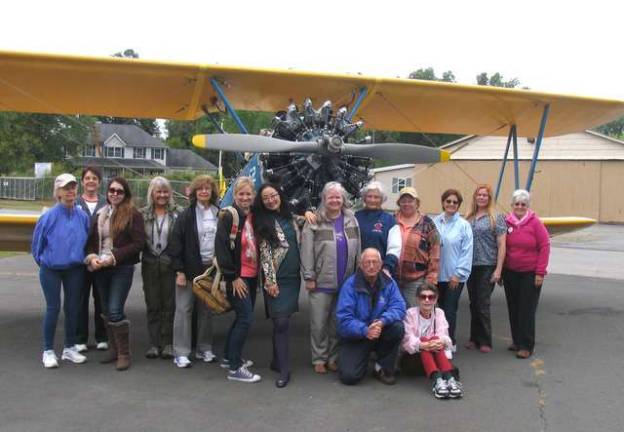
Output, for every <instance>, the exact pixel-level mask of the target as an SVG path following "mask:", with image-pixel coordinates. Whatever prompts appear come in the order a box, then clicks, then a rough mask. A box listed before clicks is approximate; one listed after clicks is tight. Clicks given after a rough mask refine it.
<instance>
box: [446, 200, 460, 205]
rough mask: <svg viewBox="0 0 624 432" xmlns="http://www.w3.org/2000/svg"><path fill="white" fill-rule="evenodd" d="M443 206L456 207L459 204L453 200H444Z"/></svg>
mask: <svg viewBox="0 0 624 432" xmlns="http://www.w3.org/2000/svg"><path fill="white" fill-rule="evenodd" d="M444 203H445V204H452V205H457V204H459V201H455V200H448V199H447V200H445V201H444Z"/></svg>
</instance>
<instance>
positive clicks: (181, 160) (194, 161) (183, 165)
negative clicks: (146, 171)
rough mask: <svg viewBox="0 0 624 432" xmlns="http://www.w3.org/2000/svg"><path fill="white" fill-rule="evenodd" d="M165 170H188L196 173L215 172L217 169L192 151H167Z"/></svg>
mask: <svg viewBox="0 0 624 432" xmlns="http://www.w3.org/2000/svg"><path fill="white" fill-rule="evenodd" d="M167 168H169V169H188V170H196V171H200V170H201V171H216V170H217V167H216V166H215V165H214V164H212V163H210V162H209V161H207V160H206V159H204V158H203V157H201V156H200V155H198V154H197V153H195V152H194V151H193V150H186V149H169V150H168V151H167Z"/></svg>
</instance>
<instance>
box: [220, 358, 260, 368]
mask: <svg viewBox="0 0 624 432" xmlns="http://www.w3.org/2000/svg"><path fill="white" fill-rule="evenodd" d="M241 360H242V361H243V366H245V367H246V368H247V369H249V368H250V367H252V366H253V365H254V362H253V361H251V360H247V359H241ZM219 366H221V368H222V369H229V368H230V361H229V360H228V359H226V358H225V357H223V358H222V359H221V364H219Z"/></svg>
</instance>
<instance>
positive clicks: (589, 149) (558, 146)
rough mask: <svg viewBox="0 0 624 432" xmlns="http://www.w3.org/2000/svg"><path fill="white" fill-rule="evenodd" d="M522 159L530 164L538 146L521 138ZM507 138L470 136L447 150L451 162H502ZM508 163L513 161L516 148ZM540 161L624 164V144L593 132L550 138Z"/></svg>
mask: <svg viewBox="0 0 624 432" xmlns="http://www.w3.org/2000/svg"><path fill="white" fill-rule="evenodd" d="M517 142H518V158H519V159H520V160H530V159H532V157H533V151H534V150H535V142H534V141H533V142H529V140H528V139H527V138H524V137H518V141H517ZM506 145H507V138H506V137H497V136H476V135H470V136H467V137H463V138H460V139H458V140H456V141H453V142H450V143H448V144H446V145H445V146H443V147H442V148H444V149H445V150H447V151H450V152H451V160H502V159H503V156H504V153H505V147H506ZM507 158H508V159H513V147H511V148H510V149H509V154H508V156H507ZM539 159H540V160H624V141H620V140H617V139H614V138H611V137H607V136H605V135H602V134H599V133H597V132H592V131H584V132H578V133H573V134H568V135H561V136H555V137H546V138H544V140H543V141H542V146H541V148H540V153H539Z"/></svg>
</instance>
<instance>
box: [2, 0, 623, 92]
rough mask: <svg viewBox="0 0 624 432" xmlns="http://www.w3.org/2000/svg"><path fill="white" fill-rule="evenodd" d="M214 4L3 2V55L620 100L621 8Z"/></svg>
mask: <svg viewBox="0 0 624 432" xmlns="http://www.w3.org/2000/svg"><path fill="white" fill-rule="evenodd" d="M135 3H138V5H135ZM214 3H215V2H212V1H201V2H200V1H187V0H175V1H168V2H164V1H151V2H134V1H132V0H125V1H118V0H108V1H106V2H90V1H84V0H83V1H66V0H55V1H29V0H21V1H19V2H18V1H9V2H4V3H3V5H2V25H1V26H0V50H9V51H35V52H52V53H66V54H85V55H96V56H107V55H110V54H112V53H114V52H117V51H121V50H124V49H126V48H132V49H134V50H135V51H137V52H138V53H139V54H140V56H141V58H143V59H150V60H170V61H184V62H189V63H219V64H225V65H244V66H260V67H275V68H294V69H298V70H313V71H325V72H350V73H356V72H359V73H362V74H366V75H380V76H400V77H406V76H407V75H408V74H409V73H410V72H411V71H414V70H416V69H418V68H424V67H429V66H431V67H434V68H435V71H436V73H437V74H438V75H439V76H441V75H442V72H443V71H446V70H451V71H453V72H454V73H455V75H456V77H457V81H458V82H461V83H468V84H474V83H475V76H476V75H477V74H478V73H480V72H488V73H489V74H491V73H493V72H497V71H498V72H500V73H502V74H503V76H504V77H505V79H510V78H518V79H519V80H520V81H521V84H522V85H523V86H528V87H530V88H532V89H535V90H543V91H549V92H559V93H570V94H578V95H585V96H598V97H606V98H615V99H623V100H624V80H623V77H624V48H623V44H622V42H623V41H624V33H623V31H622V29H623V28H624V25H623V24H622V23H623V21H624V2H622V1H613V0H612V1H604V0H592V1H590V2H579V5H575V4H574V3H572V2H569V3H563V2H549V1H545V0H541V1H531V0H530V1H527V0H525V1H506V0H499V1H478V0H474V1H465V0H464V1H455V0H447V1H444V2H442V1H441V2H431V3H435V4H422V5H421V4H420V3H421V2H419V1H415V0H412V1H405V2H399V1H390V0H383V1H372V2H370V6H369V5H367V4H366V3H365V2H363V1H341V0H332V1H325V0H317V1H296V0H291V1H288V2H283V1H276V0H273V1H255V2H243V1H235V0H229V1H221V2H219V3H220V4H214ZM575 3H576V2H575ZM91 4H94V5H93V6H91ZM95 5H97V6H95Z"/></svg>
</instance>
